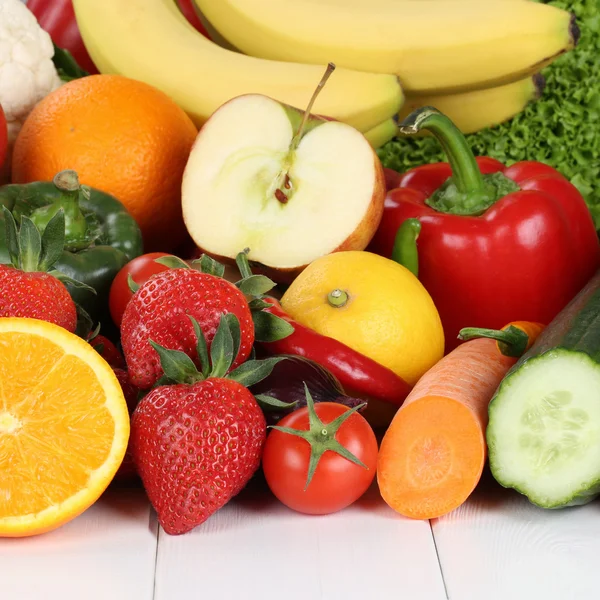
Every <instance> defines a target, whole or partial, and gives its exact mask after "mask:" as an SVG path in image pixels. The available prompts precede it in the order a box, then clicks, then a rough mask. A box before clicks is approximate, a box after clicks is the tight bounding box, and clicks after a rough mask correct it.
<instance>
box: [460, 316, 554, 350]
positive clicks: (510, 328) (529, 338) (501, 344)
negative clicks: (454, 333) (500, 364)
mask: <svg viewBox="0 0 600 600" xmlns="http://www.w3.org/2000/svg"><path fill="white" fill-rule="evenodd" d="M543 329H544V325H542V324H541V323H535V322H533V321H513V322H512V323H509V324H508V325H506V326H504V327H503V328H502V329H500V330H496V329H479V328H477V327H466V328H464V329H461V330H460V332H459V334H458V338H459V339H461V340H472V339H475V338H480V337H484V338H490V339H492V340H496V346H497V348H498V352H501V353H502V354H504V355H506V356H514V357H516V358H518V357H519V356H521V355H522V354H525V352H527V350H529V348H531V346H532V345H533V342H535V340H536V339H537V337H538V335H540V333H541V332H542V330H543Z"/></svg>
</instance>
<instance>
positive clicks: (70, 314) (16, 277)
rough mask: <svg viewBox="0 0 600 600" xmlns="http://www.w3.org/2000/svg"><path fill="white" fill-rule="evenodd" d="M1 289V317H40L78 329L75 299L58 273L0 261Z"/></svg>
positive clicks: (70, 329) (62, 325)
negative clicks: (5, 263)
mask: <svg viewBox="0 0 600 600" xmlns="http://www.w3.org/2000/svg"><path fill="white" fill-rule="evenodd" d="M0 289H1V290H2V294H1V295H0V317H29V318H30V319H40V320H42V321H49V322H50V323H54V324H56V325H60V326H61V327H64V328H65V329H67V330H68V331H70V332H71V333H74V332H75V328H76V327H77V310H76V308H75V303H74V302H73V300H72V298H71V296H70V295H69V292H68V291H67V288H65V286H64V285H63V284H62V283H61V282H60V281H59V280H58V279H56V277H53V276H52V275H49V274H48V273H41V272H38V273H36V272H24V271H21V270H19V269H15V268H14V267H9V266H6V265H0Z"/></svg>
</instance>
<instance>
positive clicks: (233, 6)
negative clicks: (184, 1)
mask: <svg viewBox="0 0 600 600" xmlns="http://www.w3.org/2000/svg"><path fill="white" fill-rule="evenodd" d="M195 2H196V4H197V6H198V7H199V9H200V11H201V12H202V13H203V15H204V17H205V18H206V19H207V20H208V21H209V22H210V23H211V24H212V26H213V27H214V28H215V29H216V30H217V31H218V32H219V33H220V34H221V36H223V37H224V38H225V39H227V40H228V41H229V42H230V43H231V44H233V45H234V46H235V47H236V48H239V49H240V50H241V51H242V52H244V53H246V54H250V55H252V56H257V57H260V58H270V59H276V60H286V61H290V62H308V63H323V62H326V61H333V62H335V63H336V64H337V65H339V66H343V67H347V68H351V69H358V70H363V71H369V72H378V73H395V74H397V75H398V76H399V77H400V81H401V82H402V86H403V88H404V90H405V92H407V93H411V94H413V95H416V94H434V93H435V94H442V93H444V94H448V93H455V92H458V91H465V90H470V89H485V88H490V87H494V86H499V85H503V84H506V83H510V82H513V81H517V80H519V79H523V78H525V77H528V76H530V75H533V74H534V73H537V72H539V71H540V69H541V68H543V67H544V66H546V65H548V64H550V63H551V62H552V61H553V60H554V59H555V58H556V57H557V56H559V55H560V54H562V53H564V52H565V51H567V50H569V49H571V48H573V47H574V46H575V44H576V43H577V40H578V38H579V30H578V28H577V26H576V24H575V22H574V20H573V17H572V15H571V14H570V13H569V12H567V11H564V10H561V9H559V8H556V7H553V6H550V5H547V4H539V3H537V2H524V1H523V0H501V1H498V0H479V1H474V0H427V1H422V0H403V1H399V0H369V1H367V0H195Z"/></svg>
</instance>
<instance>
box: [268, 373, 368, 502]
mask: <svg viewBox="0 0 600 600" xmlns="http://www.w3.org/2000/svg"><path fill="white" fill-rule="evenodd" d="M304 393H305V395H306V409H307V411H308V421H309V429H308V430H305V429H294V428H293V427H281V426H278V425H271V426H270V429H275V430H277V431H280V432H281V433H287V434H290V435H294V436H296V437H299V438H302V439H303V440H305V441H307V442H308V443H309V444H310V460H309V463H308V472H307V474H306V484H305V486H304V490H305V491H306V490H307V489H308V486H309V485H310V482H311V481H312V478H313V476H314V474H315V472H316V470H317V467H318V466H319V461H320V460H321V457H322V456H323V454H325V452H327V451H331V452H335V453H336V454H339V455H340V456H341V457H343V458H345V459H346V460H349V461H350V462H351V463H354V464H355V465H358V466H359V467H362V468H363V469H367V468H368V467H367V466H366V465H365V464H364V463H363V462H362V461H361V460H359V459H358V458H357V457H356V456H355V455H354V454H352V453H351V452H350V450H348V448H346V447H345V446H342V444H340V443H339V442H338V441H337V440H336V439H335V436H336V434H337V432H338V431H339V429H340V427H341V426H342V425H343V423H345V422H346V420H347V419H349V418H350V417H351V416H352V415H353V414H354V413H356V412H358V411H359V410H361V409H362V408H364V407H365V406H366V403H363V404H359V405H358V406H355V407H354V408H352V409H350V410H348V411H346V412H343V413H342V414H341V415H340V416H339V417H337V418H336V419H334V420H333V421H331V422H330V423H323V421H321V419H320V418H319V416H318V415H317V411H316V410H315V403H314V400H313V398H312V396H311V394H310V392H309V391H308V386H307V385H306V382H304Z"/></svg>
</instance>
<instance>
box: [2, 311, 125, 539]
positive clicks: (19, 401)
mask: <svg viewBox="0 0 600 600" xmlns="http://www.w3.org/2000/svg"><path fill="white" fill-rule="evenodd" d="M128 440H129V415H128V411H127V404H126V402H125V398H124V397H123V392H122V391H121V386H120V385H119V382H118V380H117V378H116V376H115V374H114V372H113V370H112V369H111V368H110V366H109V365H108V363H107V362H106V361H105V360H104V359H103V358H102V357H101V356H100V354H98V352H96V350H94V348H93V347H92V346H91V345H90V344H88V343H87V342H85V341H84V340H83V339H81V338H79V337H77V336H76V335H75V334H72V333H70V332H68V331H67V330H66V329H63V328H62V327H59V326H57V325H54V324H52V323H47V322H46V321H40V320H37V319H25V318H4V319H0V537H22V536H29V535H36V534H39V533H44V532H46V531H50V530H52V529H55V528H57V527H59V526H60V525H62V524H64V523H66V522H67V521H70V520H71V519H73V518H74V517H76V516H77V515H79V514H80V513H82V512H83V511H84V510H85V509H87V508H88V507H89V506H91V505H92V504H93V503H94V502H95V501H96V500H97V499H98V498H99V497H100V495H101V494H102V492H103V491H104V490H105V489H106V487H107V486H108V484H109V483H110V482H111V480H112V478H113V477H114V475H115V473H116V472H117V470H118V468H119V465H120V464H121V462H122V460H123V457H124V456H125V451H126V449H127V442H128Z"/></svg>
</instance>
